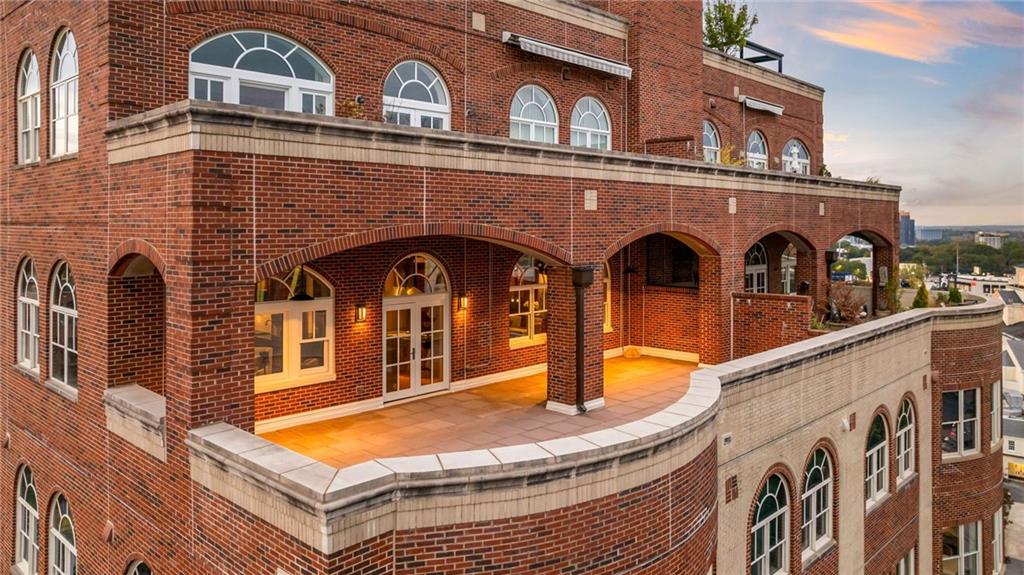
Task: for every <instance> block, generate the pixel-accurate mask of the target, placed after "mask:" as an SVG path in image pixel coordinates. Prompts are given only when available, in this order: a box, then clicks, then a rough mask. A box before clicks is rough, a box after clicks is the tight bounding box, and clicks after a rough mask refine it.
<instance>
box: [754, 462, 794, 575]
mask: <svg viewBox="0 0 1024 575" xmlns="http://www.w3.org/2000/svg"><path fill="white" fill-rule="evenodd" d="M773 475H778V476H780V477H782V480H783V482H784V483H785V487H786V496H787V499H788V501H787V504H786V506H787V507H788V508H789V521H788V522H787V523H788V525H789V533H788V534H787V541H788V542H789V571H790V572H799V571H798V570H797V569H796V566H798V565H800V548H799V547H798V546H797V544H796V543H797V534H799V533H800V531H799V528H798V527H797V522H796V517H798V516H797V511H801V509H800V508H799V506H798V505H797V498H798V494H797V493H796V491H795V486H797V485H800V483H798V482H797V481H796V478H795V476H794V475H793V470H791V469H790V468H789V466H788V465H786V464H785V463H782V462H777V463H775V464H773V465H772V466H771V467H769V468H768V470H767V471H765V472H764V475H762V476H761V480H760V481H758V482H757V488H756V489H754V496H753V498H752V499H751V501H750V508H749V509H748V510H747V522H746V524H745V525H744V526H743V530H744V531H745V532H746V542H747V546H746V548H744V550H743V554H744V563H745V564H746V568H745V569H744V573H746V574H747V575H750V550H751V547H752V545H753V540H752V539H753V538H752V535H753V534H752V533H751V529H753V527H754V515H755V513H756V511H757V502H758V495H760V494H761V490H762V489H764V486H765V484H767V483H768V479H769V478H771V477H772V476H773ZM801 517H802V516H801Z"/></svg>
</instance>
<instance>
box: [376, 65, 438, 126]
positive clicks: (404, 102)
mask: <svg viewBox="0 0 1024 575" xmlns="http://www.w3.org/2000/svg"><path fill="white" fill-rule="evenodd" d="M451 115H452V114H451V104H450V103H449V100H448V88H447V87H445V85H444V80H442V79H441V76H440V75H439V74H438V73H437V72H436V71H435V70H434V69H433V68H431V67H430V66H428V65H426V64H424V63H423V62H418V61H416V60H407V61H405V62H402V63H401V64H399V65H397V66H395V67H394V68H393V69H392V70H391V73H390V74H388V77H387V79H386V80H384V119H385V120H386V121H387V123H389V124H398V125H401V126H417V127H420V128H434V129H435V130H450V129H451V127H452V126H451Z"/></svg>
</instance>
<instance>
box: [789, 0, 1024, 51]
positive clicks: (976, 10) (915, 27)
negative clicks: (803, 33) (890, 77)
mask: <svg viewBox="0 0 1024 575" xmlns="http://www.w3.org/2000/svg"><path fill="white" fill-rule="evenodd" d="M857 4H858V6H859V7H860V8H861V9H863V10H865V11H866V13H865V15H864V16H862V17H858V18H852V19H849V20H845V21H842V22H830V23H829V24H828V25H825V26H820V27H812V26H805V29H806V30H808V31H809V32H810V33H811V34H814V35H815V36H817V37H819V38H822V39H823V40H827V41H829V42H834V43H836V44H841V45H844V46H849V47H851V48H858V49H861V50H867V51H869V52H877V53H879V54H885V55H887V56H893V57H895V58H903V59H906V60H914V61H917V62H927V63H936V62H949V61H950V60H951V59H952V52H953V50H955V49H956V48H964V47H968V46H974V45H979V44H991V45H996V46H1007V47H1024V15H1021V14H1017V13H1015V12H1013V11H1011V10H1009V9H1007V8H1005V7H1003V6H1000V5H998V4H995V3H993V2H971V3H938V2H933V3H928V4H925V3H923V2H919V1H918V2H911V3H897V2H889V1H883V2H868V1H866V0H860V1H859V2H857Z"/></svg>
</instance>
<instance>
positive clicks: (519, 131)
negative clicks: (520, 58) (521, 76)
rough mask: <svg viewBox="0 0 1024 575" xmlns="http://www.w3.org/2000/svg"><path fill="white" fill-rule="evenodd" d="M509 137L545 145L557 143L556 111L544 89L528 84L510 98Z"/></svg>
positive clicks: (552, 101)
mask: <svg viewBox="0 0 1024 575" xmlns="http://www.w3.org/2000/svg"><path fill="white" fill-rule="evenodd" d="M509 137H510V138H512V139H513V140H527V141H530V142H543V143H546V144H557V143H558V111H557V110H555V101H554V100H552V99H551V95H550V94H548V93H547V91H546V90H544V88H541V87H540V86H535V85H533V84H528V85H526V86H523V87H522V88H519V90H517V91H516V93H515V96H513V97H512V108H511V110H510V112H509Z"/></svg>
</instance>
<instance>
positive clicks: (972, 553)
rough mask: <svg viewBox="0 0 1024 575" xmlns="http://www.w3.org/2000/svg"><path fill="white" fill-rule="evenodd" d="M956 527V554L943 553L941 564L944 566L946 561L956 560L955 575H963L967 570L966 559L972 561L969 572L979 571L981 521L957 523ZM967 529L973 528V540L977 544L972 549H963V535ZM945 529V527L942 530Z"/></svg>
mask: <svg viewBox="0 0 1024 575" xmlns="http://www.w3.org/2000/svg"><path fill="white" fill-rule="evenodd" d="M956 529H957V554H956V555H943V556H942V566H943V567H945V565H946V563H947V562H951V561H956V564H957V570H956V572H957V575H965V573H967V570H966V569H965V568H964V565H965V564H967V562H968V561H971V562H974V565H975V568H974V569H973V570H972V571H970V572H971V573H981V569H982V567H981V562H982V559H981V521H975V522H974V523H966V524H964V525H958V526H957V527H956ZM969 529H973V530H974V532H975V537H974V542H975V545H976V546H977V547H976V548H975V549H974V550H967V549H965V548H964V547H965V545H964V543H965V538H964V535H965V534H967V533H968V530H969ZM943 531H945V529H944V530H943Z"/></svg>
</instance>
